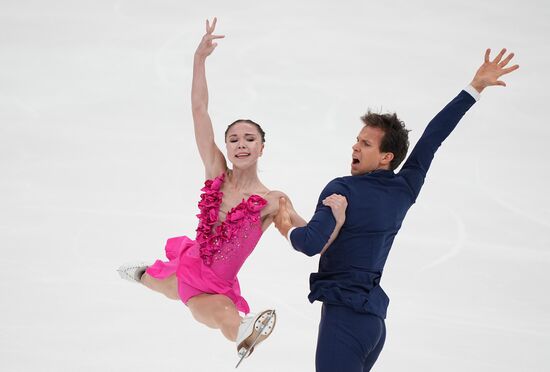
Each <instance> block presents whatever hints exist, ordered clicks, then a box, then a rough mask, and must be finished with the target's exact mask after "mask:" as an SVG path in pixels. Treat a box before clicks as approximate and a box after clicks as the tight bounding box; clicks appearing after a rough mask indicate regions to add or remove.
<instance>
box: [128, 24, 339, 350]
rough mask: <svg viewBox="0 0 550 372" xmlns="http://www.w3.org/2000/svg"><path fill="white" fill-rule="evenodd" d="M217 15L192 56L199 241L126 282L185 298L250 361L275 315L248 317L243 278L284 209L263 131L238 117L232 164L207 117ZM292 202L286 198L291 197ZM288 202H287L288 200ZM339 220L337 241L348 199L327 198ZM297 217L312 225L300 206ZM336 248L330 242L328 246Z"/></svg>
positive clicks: (176, 241) (230, 138)
mask: <svg viewBox="0 0 550 372" xmlns="http://www.w3.org/2000/svg"><path fill="white" fill-rule="evenodd" d="M215 27H216V18H214V20H213V22H212V25H210V23H209V21H208V20H207V21H206V34H205V35H204V36H203V38H202V40H201V42H200V44H199V46H198V47H197V50H196V52H195V56H194V65H193V83H192V90H191V103H192V111H193V122H194V129H195V140H196V142H197V146H198V149H199V153H200V156H201V159H202V162H203V164H204V167H205V172H206V179H207V181H206V182H205V186H204V188H202V191H203V193H202V194H201V200H200V202H199V209H200V214H199V215H198V217H199V226H198V228H197V230H196V231H197V235H196V238H195V240H191V239H190V238H188V237H186V236H182V237H176V238H171V239H168V241H167V243H166V256H167V258H168V261H167V262H163V261H160V260H157V261H156V262H155V263H154V264H153V265H151V266H148V265H147V264H145V263H138V264H128V265H123V266H121V267H120V268H119V269H118V271H119V274H120V275H121V277H122V278H124V279H128V280H130V281H134V282H139V283H141V284H143V285H145V286H146V287H148V288H150V289H152V290H154V291H157V292H160V293H162V294H164V295H165V296H166V297H168V298H170V299H179V300H181V301H183V302H184V303H185V304H186V305H187V306H188V307H189V309H190V310H191V313H192V315H193V317H194V318H195V319H196V320H197V321H199V322H200V323H203V324H205V325H206V326H208V327H210V328H215V329H220V330H221V332H222V333H223V335H224V336H225V337H226V338H227V339H229V340H231V341H235V342H236V343H237V352H238V354H239V356H240V357H241V360H242V358H243V357H246V356H248V355H249V354H250V353H251V352H252V351H253V349H254V343H255V344H256V345H257V344H258V343H259V342H261V341H263V340H264V339H265V338H267V337H268V336H269V335H270V334H271V332H272V331H273V327H274V326H275V320H276V319H275V311H274V310H271V309H270V310H264V311H261V312H259V313H257V314H254V315H251V316H247V317H244V318H241V317H240V315H239V311H241V312H243V313H245V314H248V313H249V312H250V309H249V306H248V303H247V302H246V301H245V299H244V298H243V297H242V296H241V293H240V288H239V282H238V280H237V273H238V272H239V269H240V268H241V266H242V265H243V264H244V261H245V260H246V258H247V257H248V256H249V255H250V253H251V252H252V250H253V249H254V247H255V246H256V244H257V243H258V240H259V239H260V237H261V235H262V233H263V231H265V230H266V229H267V228H268V227H269V225H271V223H272V222H273V219H274V217H275V215H276V214H277V212H278V209H279V198H280V197H286V195H285V194H284V193H282V192H280V191H270V190H269V189H268V188H267V187H266V186H264V185H263V184H262V182H261V181H260V180H259V178H258V173H257V164H258V158H259V157H260V156H261V155H262V152H263V149H264V142H265V133H264V131H263V130H262V128H261V127H260V125H258V124H257V123H255V122H253V121H251V120H237V121H235V122H234V123H232V124H230V125H229V126H228V128H227V130H226V132H225V143H226V148H227V159H228V160H229V161H230V162H231V163H232V165H233V168H232V169H230V168H228V166H227V162H226V158H225V157H224V155H223V154H222V152H221V151H220V149H219V148H218V147H217V146H216V143H215V142H214V133H213V129H212V122H211V120H210V116H209V115H208V110H207V109H208V89H207V84H206V73H205V61H206V58H207V57H208V56H209V55H210V54H211V53H212V51H214V49H215V48H216V46H217V44H216V43H215V42H213V41H214V40H216V39H220V38H223V37H224V36H223V35H214V34H213V32H214V29H215ZM286 198H287V197H286ZM287 200H288V198H287ZM325 205H327V206H329V207H330V208H331V210H332V212H333V213H334V216H335V219H336V220H337V226H336V228H335V229H334V231H333V238H334V237H335V236H336V235H337V234H338V231H339V229H340V226H341V225H342V224H343V222H344V219H345V214H344V211H345V207H346V205H347V204H346V203H345V199H344V198H343V197H341V196H337V195H332V196H330V197H328V198H327V199H326V200H325ZM291 215H292V217H291V218H292V220H293V222H294V223H295V224H296V225H299V226H303V225H305V224H306V221H305V220H304V219H303V218H301V217H300V216H299V215H298V214H297V213H296V212H295V211H294V209H292V210H291ZM329 244H330V241H329V243H327V246H328V245H329Z"/></svg>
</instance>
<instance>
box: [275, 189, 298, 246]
mask: <svg viewBox="0 0 550 372" xmlns="http://www.w3.org/2000/svg"><path fill="white" fill-rule="evenodd" d="M273 222H274V223H275V227H276V228H277V230H279V232H280V233H281V235H283V236H284V237H285V238H286V235H287V234H288V230H290V229H291V228H292V227H293V225H292V220H291V219H290V212H289V210H288V206H287V200H286V198H284V197H281V198H279V212H278V213H277V215H276V216H275V218H274V219H273Z"/></svg>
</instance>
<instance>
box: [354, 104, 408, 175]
mask: <svg viewBox="0 0 550 372" xmlns="http://www.w3.org/2000/svg"><path fill="white" fill-rule="evenodd" d="M361 120H363V123H364V124H365V126H369V127H373V128H380V129H381V130H382V131H383V132H384V137H382V142H381V143H380V152H391V153H393V160H392V161H391V162H390V169H391V170H392V171H393V170H395V169H396V168H397V167H398V166H399V164H401V162H402V161H403V160H404V159H405V156H407V151H408V149H409V130H408V129H406V128H405V123H403V122H402V121H401V120H399V119H398V118H397V115H396V114H395V113H393V114H389V113H388V114H376V113H373V112H371V111H370V110H369V111H367V113H366V114H365V115H363V116H362V117H361Z"/></svg>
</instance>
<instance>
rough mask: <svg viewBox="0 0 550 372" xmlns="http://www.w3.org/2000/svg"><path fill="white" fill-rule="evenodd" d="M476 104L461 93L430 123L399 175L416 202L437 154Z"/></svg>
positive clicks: (472, 98) (474, 100) (470, 97)
mask: <svg viewBox="0 0 550 372" xmlns="http://www.w3.org/2000/svg"><path fill="white" fill-rule="evenodd" d="M475 102H476V99H475V98H474V97H473V96H472V95H471V94H470V93H468V92H466V91H465V90H463V91H461V92H460V93H459V94H458V96H456V97H455V98H454V99H453V100H452V101H451V102H450V103H448V104H447V105H446V106H445V107H444V108H443V110H441V111H440V112H439V113H438V114H437V115H436V116H435V117H434V118H433V119H432V120H431V121H430V123H429V124H428V126H427V127H426V129H425V130H424V133H423V134H422V136H421V137H420V139H419V140H418V143H417V144H416V146H415V147H414V149H413V150H412V152H411V154H410V155H409V157H408V159H407V160H406V161H405V164H403V168H402V169H401V171H400V172H399V175H400V176H402V177H404V179H405V180H406V182H407V184H408V185H409V186H410V187H411V189H412V191H413V193H414V199H415V200H416V198H417V197H418V194H419V193H420V189H421V188H422V185H423V184H424V179H425V178H426V173H427V172H428V169H429V168H430V165H431V163H432V160H433V158H434V154H435V152H436V151H437V149H438V148H439V146H441V143H442V142H443V141H444V140H445V139H446V138H447V137H448V136H449V134H451V132H452V131H453V130H454V128H455V127H456V125H457V124H458V122H459V121H460V119H462V117H463V116H464V114H465V113H466V112H467V111H468V110H469V109H470V107H472V105H473V104H474V103H475Z"/></svg>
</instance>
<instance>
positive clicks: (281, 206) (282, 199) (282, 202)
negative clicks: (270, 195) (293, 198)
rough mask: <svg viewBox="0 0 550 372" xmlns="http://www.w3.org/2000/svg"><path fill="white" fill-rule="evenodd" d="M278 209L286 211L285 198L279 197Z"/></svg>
mask: <svg viewBox="0 0 550 372" xmlns="http://www.w3.org/2000/svg"><path fill="white" fill-rule="evenodd" d="M279 209H280V210H281V209H282V210H284V211H286V198H284V197H281V198H279Z"/></svg>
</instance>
